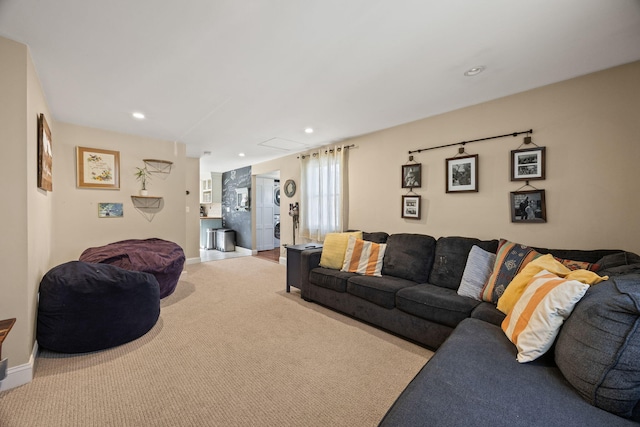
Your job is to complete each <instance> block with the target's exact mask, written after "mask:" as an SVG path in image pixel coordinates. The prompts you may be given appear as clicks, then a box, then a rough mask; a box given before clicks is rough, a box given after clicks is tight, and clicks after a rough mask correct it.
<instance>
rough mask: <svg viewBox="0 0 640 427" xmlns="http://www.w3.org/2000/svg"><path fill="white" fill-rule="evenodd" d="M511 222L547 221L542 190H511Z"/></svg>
mask: <svg viewBox="0 0 640 427" xmlns="http://www.w3.org/2000/svg"><path fill="white" fill-rule="evenodd" d="M509 209H510V210H511V222H547V206H546V204H545V201H544V190H531V191H512V192H511V198H510V205H509Z"/></svg>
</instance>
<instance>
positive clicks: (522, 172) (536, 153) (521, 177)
mask: <svg viewBox="0 0 640 427" xmlns="http://www.w3.org/2000/svg"><path fill="white" fill-rule="evenodd" d="M544 150H545V147H536V148H527V149H524V150H512V151H511V181H529V180H535V179H544Z"/></svg>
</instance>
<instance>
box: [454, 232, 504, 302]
mask: <svg viewBox="0 0 640 427" xmlns="http://www.w3.org/2000/svg"><path fill="white" fill-rule="evenodd" d="M495 262H496V254H492V253H491V252H487V251H485V250H484V249H481V248H479V247H478V246H476V245H473V246H472V247H471V251H470V252H469V257H468V258H467V265H466V266H465V267H464V272H463V273H462V280H461V281H460V287H459V288H458V295H462V296H464V297H469V298H473V299H476V300H478V301H482V298H481V297H480V294H481V292H482V288H483V287H484V284H485V283H486V282H487V279H489V276H490V275H491V272H492V271H493V265H494V264H495Z"/></svg>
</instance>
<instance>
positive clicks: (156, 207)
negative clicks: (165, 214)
mask: <svg viewBox="0 0 640 427" xmlns="http://www.w3.org/2000/svg"><path fill="white" fill-rule="evenodd" d="M162 200H163V198H162V197H155V196H131V201H132V202H133V207H134V208H136V210H137V211H138V212H140V214H141V215H142V216H143V217H145V218H146V219H147V221H149V222H151V221H152V220H153V217H154V216H155V215H156V214H157V213H158V212H160V211H161V210H162Z"/></svg>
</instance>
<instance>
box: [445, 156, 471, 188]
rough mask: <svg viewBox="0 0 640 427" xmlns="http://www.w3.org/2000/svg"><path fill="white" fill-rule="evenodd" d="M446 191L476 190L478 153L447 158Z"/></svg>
mask: <svg viewBox="0 0 640 427" xmlns="http://www.w3.org/2000/svg"><path fill="white" fill-rule="evenodd" d="M446 161H447V170H446V172H447V193H467V192H473V191H478V155H477V154H474V155H472V156H461V157H460V156H459V157H452V158H450V159H447V160H446Z"/></svg>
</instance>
